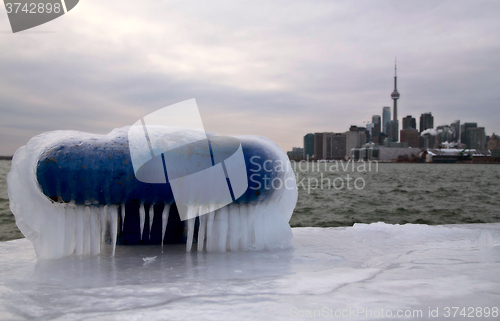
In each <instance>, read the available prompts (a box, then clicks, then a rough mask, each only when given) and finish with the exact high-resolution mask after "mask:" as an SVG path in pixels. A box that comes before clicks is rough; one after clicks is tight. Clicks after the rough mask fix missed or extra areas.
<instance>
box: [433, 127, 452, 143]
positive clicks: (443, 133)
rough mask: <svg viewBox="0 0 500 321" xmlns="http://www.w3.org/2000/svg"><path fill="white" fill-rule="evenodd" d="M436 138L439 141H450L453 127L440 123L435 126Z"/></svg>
mask: <svg viewBox="0 0 500 321" xmlns="http://www.w3.org/2000/svg"><path fill="white" fill-rule="evenodd" d="M436 131H437V138H438V141H439V143H441V144H442V143H445V142H448V143H451V142H452V141H453V129H452V128H451V126H448V125H441V126H437V127H436Z"/></svg>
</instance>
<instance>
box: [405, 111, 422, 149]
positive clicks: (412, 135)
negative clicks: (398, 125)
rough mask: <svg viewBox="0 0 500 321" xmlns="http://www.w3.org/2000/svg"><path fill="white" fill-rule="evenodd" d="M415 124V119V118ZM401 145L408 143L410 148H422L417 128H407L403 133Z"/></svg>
mask: <svg viewBox="0 0 500 321" xmlns="http://www.w3.org/2000/svg"><path fill="white" fill-rule="evenodd" d="M413 121H414V122H415V118H413ZM401 143H407V144H408V146H409V147H413V148H419V147H420V134H419V133H418V130H416V129H415V128H405V129H403V130H402V131H401Z"/></svg>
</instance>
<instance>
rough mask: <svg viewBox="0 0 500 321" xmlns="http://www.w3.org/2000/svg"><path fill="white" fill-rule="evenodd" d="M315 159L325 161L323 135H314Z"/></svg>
mask: <svg viewBox="0 0 500 321" xmlns="http://www.w3.org/2000/svg"><path fill="white" fill-rule="evenodd" d="M314 159H315V160H319V159H323V133H314Z"/></svg>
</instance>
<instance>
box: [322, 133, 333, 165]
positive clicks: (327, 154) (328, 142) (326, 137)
mask: <svg viewBox="0 0 500 321" xmlns="http://www.w3.org/2000/svg"><path fill="white" fill-rule="evenodd" d="M334 134H335V133H323V157H322V159H331V158H332V136H333V135H334Z"/></svg>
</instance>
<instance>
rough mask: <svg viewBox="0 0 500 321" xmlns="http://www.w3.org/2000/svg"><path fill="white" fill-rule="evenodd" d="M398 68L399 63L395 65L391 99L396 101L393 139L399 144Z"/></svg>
mask: <svg viewBox="0 0 500 321" xmlns="http://www.w3.org/2000/svg"><path fill="white" fill-rule="evenodd" d="M397 71H398V67H397V63H395V64H394V91H393V92H392V94H391V98H392V100H393V101H394V107H393V109H392V112H393V117H392V124H391V138H392V140H393V141H395V142H397V141H399V123H398V99H399V92H398V74H397Z"/></svg>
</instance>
